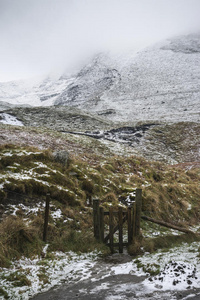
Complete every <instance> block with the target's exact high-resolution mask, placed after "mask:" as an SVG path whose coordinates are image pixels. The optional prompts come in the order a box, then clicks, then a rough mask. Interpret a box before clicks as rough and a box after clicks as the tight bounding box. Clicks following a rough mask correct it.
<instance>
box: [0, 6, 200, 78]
mask: <svg viewBox="0 0 200 300" xmlns="http://www.w3.org/2000/svg"><path fill="white" fill-rule="evenodd" d="M196 31H198V32H200V0H0V81H8V80H15V79H20V78H27V77H32V76H37V75H39V74H42V75H44V74H48V73H51V74H54V73H55V74H58V73H59V72H63V71H64V70H71V69H72V68H73V67H75V66H77V65H78V64H79V63H82V62H83V61H84V60H85V59H86V58H88V56H90V55H92V54H94V53H96V52H100V51H114V52H116V51H125V50H130V49H138V48H141V47H144V46H147V45H149V44H152V43H154V42H157V41H159V40H162V39H166V38H168V37H170V36H174V35H179V34H189V33H191V32H196Z"/></svg>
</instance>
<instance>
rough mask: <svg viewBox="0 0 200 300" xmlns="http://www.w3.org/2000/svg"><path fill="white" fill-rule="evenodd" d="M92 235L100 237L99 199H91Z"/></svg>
mask: <svg viewBox="0 0 200 300" xmlns="http://www.w3.org/2000/svg"><path fill="white" fill-rule="evenodd" d="M93 221H94V237H95V238H96V239H97V240H99V239H100V218H99V200H98V199H94V200H93Z"/></svg>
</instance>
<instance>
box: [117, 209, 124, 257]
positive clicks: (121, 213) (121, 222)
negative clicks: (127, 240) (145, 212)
mask: <svg viewBox="0 0 200 300" xmlns="http://www.w3.org/2000/svg"><path fill="white" fill-rule="evenodd" d="M118 217H119V253H123V211H122V207H119V208H118Z"/></svg>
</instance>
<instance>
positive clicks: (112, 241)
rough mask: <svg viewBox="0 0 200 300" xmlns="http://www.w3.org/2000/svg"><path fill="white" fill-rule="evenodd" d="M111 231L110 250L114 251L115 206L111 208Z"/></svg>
mask: <svg viewBox="0 0 200 300" xmlns="http://www.w3.org/2000/svg"><path fill="white" fill-rule="evenodd" d="M109 231H110V236H109V238H110V251H111V253H114V240H113V233H114V224H113V207H110V208H109Z"/></svg>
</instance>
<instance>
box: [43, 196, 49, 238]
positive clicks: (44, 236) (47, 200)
mask: <svg viewBox="0 0 200 300" xmlns="http://www.w3.org/2000/svg"><path fill="white" fill-rule="evenodd" d="M49 202H50V194H49V193H48V194H47V195H46V206H45V215H44V230H43V241H44V242H45V243H46V242H47V230H48V222H49Z"/></svg>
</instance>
